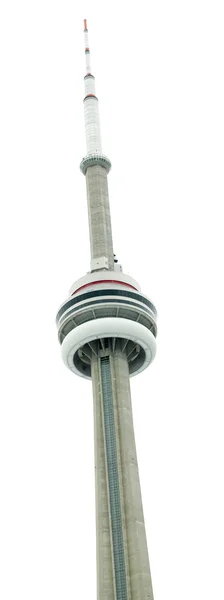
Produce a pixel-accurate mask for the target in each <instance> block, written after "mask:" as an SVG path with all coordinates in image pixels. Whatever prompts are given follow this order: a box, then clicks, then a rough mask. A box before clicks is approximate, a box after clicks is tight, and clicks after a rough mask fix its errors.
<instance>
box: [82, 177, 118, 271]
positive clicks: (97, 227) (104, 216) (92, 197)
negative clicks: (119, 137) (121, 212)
mask: <svg viewBox="0 0 224 600" xmlns="http://www.w3.org/2000/svg"><path fill="white" fill-rule="evenodd" d="M86 188H87V201H88V215H89V233H90V250H91V260H92V259H94V258H99V257H102V256H105V257H106V258H107V260H108V268H109V269H110V270H112V269H113V268H114V255H113V241H112V231H111V218H110V206H109V194H108V183H107V172H106V169H104V168H103V167H101V166H100V165H94V166H92V167H88V169H87V172H86Z"/></svg>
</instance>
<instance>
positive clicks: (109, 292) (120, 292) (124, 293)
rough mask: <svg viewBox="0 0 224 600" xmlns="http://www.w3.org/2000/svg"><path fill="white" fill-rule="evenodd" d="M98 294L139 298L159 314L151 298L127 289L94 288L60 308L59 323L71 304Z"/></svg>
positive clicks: (57, 319) (73, 304)
mask: <svg viewBox="0 0 224 600" xmlns="http://www.w3.org/2000/svg"><path fill="white" fill-rule="evenodd" d="M97 296H98V297H99V296H123V297H124V298H133V299H134V300H139V302H142V304H145V305H146V306H148V307H149V308H150V309H151V311H152V312H153V314H154V315H155V316H156V315H157V312H156V309H155V307H154V306H153V304H152V303H151V302H150V300H148V299H147V298H144V296H141V294H135V293H134V292H127V291H126V290H94V291H92V292H86V293H85V294H80V295H79V296H77V297H73V298H71V299H69V300H67V302H66V303H65V304H64V305H63V306H62V307H61V308H60V310H59V311H58V313H57V316H56V323H58V321H59V319H60V317H61V316H62V315H63V313H64V312H65V311H66V310H67V309H68V308H69V307H70V306H75V304H78V302H82V300H87V299H88V298H94V297H97ZM110 302H112V298H111V299H110Z"/></svg>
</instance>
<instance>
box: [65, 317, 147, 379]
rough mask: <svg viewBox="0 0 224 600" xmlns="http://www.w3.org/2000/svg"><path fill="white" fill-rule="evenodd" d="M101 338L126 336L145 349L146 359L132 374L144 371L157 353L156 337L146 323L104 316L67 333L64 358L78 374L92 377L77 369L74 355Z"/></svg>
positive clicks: (69, 367)
mask: <svg viewBox="0 0 224 600" xmlns="http://www.w3.org/2000/svg"><path fill="white" fill-rule="evenodd" d="M99 338H124V339H128V340H132V341H133V342H136V344H139V345H140V346H141V347H142V348H143V349H144V351H145V361H144V363H143V364H142V365H141V367H139V369H138V370H136V371H135V372H134V373H132V376H133V375H137V374H138V373H140V372H141V371H144V369H146V367H148V365H150V363H151V362H152V361H153V359H154V357H155V355H156V340H155V337H154V335H153V334H152V333H151V331H149V329H147V328H146V327H144V325H141V323H136V321H130V320H129V319H122V318H119V317H104V318H102V319H95V320H92V321H87V322H86V323H83V324H82V325H78V327H75V328H74V329H72V331H70V332H69V333H68V334H67V335H66V337H65V339H64V340H63V342H62V345H61V354H62V359H63V361H64V363H65V365H66V367H68V369H70V371H72V372H73V373H76V375H79V376H80V377H84V378H85V379H90V377H87V376H86V375H85V373H81V372H80V371H79V370H78V369H77V367H76V366H75V365H74V362H73V357H74V354H76V352H77V350H79V348H81V347H82V346H84V344H87V343H88V342H91V341H93V340H96V339H99Z"/></svg>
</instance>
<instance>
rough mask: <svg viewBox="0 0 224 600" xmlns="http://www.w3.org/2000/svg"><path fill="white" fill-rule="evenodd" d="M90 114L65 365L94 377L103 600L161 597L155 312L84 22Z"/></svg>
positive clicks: (63, 312)
mask: <svg viewBox="0 0 224 600" xmlns="http://www.w3.org/2000/svg"><path fill="white" fill-rule="evenodd" d="M84 41H85V57H86V74H85V77H84V84H85V97H84V115H85V131H86V149H87V153H86V156H85V157H84V158H83V160H82V161H81V165H80V168H81V171H82V173H83V174H84V176H85V178H86V189H87V203H88V217H89V235H90V248H91V270H90V272H89V273H87V275H85V276H84V277H82V278H81V279H79V280H78V281H76V282H75V283H74V284H73V285H72V287H71V289H70V295H69V298H68V300H66V301H65V302H64V303H63V304H62V306H61V307H60V309H59V311H58V314H57V318H56V320H57V328H58V336H59V342H60V344H61V351H62V357H63V360H64V363H65V364H66V366H67V367H68V368H69V369H70V370H71V371H73V372H74V373H76V374H77V375H79V376H81V377H83V378H85V379H90V380H92V389H93V404H94V443H95V487H96V544H97V599H98V600H153V591H152V583H151V575H150V567H149V559H148V550H147V541H146V532H145V525H144V516H143V509H142V500H141V489H140V482H139V473H138V464H137V456H136V447H135V438H134V429H133V418H132V407H131V393H130V382H129V379H130V376H133V375H137V374H138V373H140V372H141V371H143V370H144V369H145V368H146V367H148V365H149V364H150V363H151V362H152V360H153V358H154V356H155V353H156V309H155V307H154V306H153V304H152V302H151V301H150V300H149V299H148V298H147V297H146V296H145V295H143V294H142V293H141V291H140V287H139V285H138V283H137V282H136V281H135V280H134V279H133V278H132V277H130V276H129V275H125V274H124V273H123V272H122V268H121V266H120V265H119V264H118V263H117V260H116V258H115V255H114V250H113V242H112V230H111V218H110V206H109V196H108V181H107V176H108V173H109V170H110V168H111V163H110V161H109V159H108V158H107V157H106V156H105V155H104V154H103V153H102V148H101V135H100V121H99V109H98V99H97V96H96V94H95V78H94V76H93V74H92V72H91V66H90V50H89V41H88V29H87V21H86V20H85V21H84Z"/></svg>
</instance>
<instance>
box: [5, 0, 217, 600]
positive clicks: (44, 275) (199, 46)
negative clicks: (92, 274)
mask: <svg viewBox="0 0 224 600" xmlns="http://www.w3.org/2000/svg"><path fill="white" fill-rule="evenodd" d="M221 8H222V2H220V3H219V2H206V1H204V2H200V1H195V0H194V1H193V0H188V2H179V1H177V0H176V1H175V0H171V1H170V2H167V1H165V0H161V1H159V2H151V1H150V2H146V1H144V0H139V2H137V3H136V2H135V3H130V2H127V1H124V2H120V3H117V4H116V3H114V2H110V3H108V2H103V1H101V0H95V1H94V2H93V1H91V2H83V3H81V2H76V1H75V0H73V1H66V0H64V2H59V1H57V0H54V2H53V1H50V0H39V1H38V2H37V1H36V2H34V1H25V0H21V1H20V2H18V1H17V2H15V1H12V0H8V1H6V0H5V1H4V0H3V3H2V8H1V32H0V40H1V41H0V44H1V50H0V52H1V74H0V82H1V98H0V100H1V108H0V117H1V159H0V164H1V174H2V175H1V179H2V182H1V185H2V193H1V236H0V243H1V276H0V284H1V388H2V391H1V425H0V427H1V431H0V443H1V471H0V485H1V497H0V503H1V508H0V518H1V535H0V537H1V542H0V544H1V559H0V565H1V573H2V574H1V583H0V596H1V598H2V600H9V599H10V600H17V599H18V598H22V599H23V600H40V598H41V600H49V599H51V598H52V599H54V600H62V599H63V600H64V599H65V598H66V600H74V598H78V599H79V600H82V599H83V600H86V599H87V598H91V599H94V598H96V591H95V590H96V567H95V516H94V457H93V414H92V397H91V384H90V383H88V382H85V381H83V380H81V379H80V380H79V379H78V378H76V377H75V376H74V375H72V374H71V373H70V372H69V371H68V370H66V369H65V367H64V365H63V363H62V360H61V357H60V348H59V344H58V342H57V332H56V327H55V322H54V319H55V315H56V312H57V310H58V308H59V306H60V304H61V303H62V302H63V301H64V300H65V299H66V297H67V294H68V289H69V287H70V285H71V284H72V283H73V281H75V280H76V279H77V278H79V277H81V276H82V275H84V274H85V273H86V271H88V270H89V264H90V256H89V242H88V222H87V206H86V194H85V180H84V177H83V175H82V174H81V172H80V171H79V163H80V160H81V158H82V157H83V156H84V154H85V136H84V118H83V103H82V98H83V76H84V73H85V59H84V52H83V18H87V19H88V27H89V37H90V48H91V51H92V71H93V73H94V74H95V75H96V89H97V95H98V96H99V99H100V114H101V126H102V140H103V149H104V152H105V153H106V154H107V155H108V156H109V157H110V158H111V161H112V165H113V168H112V171H111V174H110V175H109V190H110V201H111V214H112V223H113V237H114V250H115V252H116V254H117V256H118V258H119V260H120V261H121V262H122V264H123V268H124V271H125V272H128V273H130V274H131V275H132V276H133V277H136V279H138V281H139V282H140V284H141V286H142V290H143V292H145V293H146V294H147V295H148V296H149V297H150V298H151V299H152V300H153V301H154V302H155V305H156V307H157V309H158V313H159V335H158V353H157V357H156V359H155V361H154V363H153V365H152V366H151V367H150V369H149V370H148V371H146V372H144V373H143V374H141V375H139V377H137V378H136V379H132V395H133V410H134V421H135V432H136V440H137V450H138V459H139V468H140V477H141V485H142V494H143V502H144V512H145V520H146V528H147V536H148V545H149V554H150V563H151V570H152V578H153V586H154V594H155V600H189V599H190V600H199V599H203V600H211V598H214V599H215V600H221V599H222V600H223V597H224V578H223V545H224V544H223V540H224V525H223V505H224V494H223V457H224V448H223V399H224V398H223V396H224V395H223V378H224V373H223V370H224V369H223V346H224V319H223V301H224V297H223V288H222V286H223V256H224V248H223V213H222V211H223V172H222V170H223V154H224V151H223V148H224V142H223V140H224V120H223V106H224V97H223V96H224V94H223V55H224V49H223V19H222V14H221ZM133 600H134V599H133Z"/></svg>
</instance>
